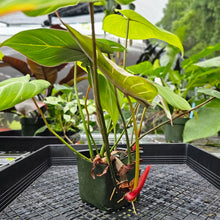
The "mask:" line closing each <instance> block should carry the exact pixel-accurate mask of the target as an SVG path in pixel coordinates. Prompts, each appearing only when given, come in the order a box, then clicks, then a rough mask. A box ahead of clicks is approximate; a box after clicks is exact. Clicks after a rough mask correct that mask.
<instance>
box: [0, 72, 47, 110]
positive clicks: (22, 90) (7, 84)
mask: <svg viewBox="0 0 220 220" xmlns="http://www.w3.org/2000/svg"><path fill="white" fill-rule="evenodd" d="M49 86H50V83H49V82H47V81H45V80H33V81H30V76H29V75H26V76H23V77H18V78H11V79H8V80H5V81H2V82H0V100H1V101H0V111H2V110H5V109H8V108H11V107H13V106H14V105H16V104H18V103H20V102H23V101H24V100H26V99H29V98H32V97H34V96H35V95H37V94H39V93H40V92H42V91H43V90H45V89H46V88H48V87H49Z"/></svg>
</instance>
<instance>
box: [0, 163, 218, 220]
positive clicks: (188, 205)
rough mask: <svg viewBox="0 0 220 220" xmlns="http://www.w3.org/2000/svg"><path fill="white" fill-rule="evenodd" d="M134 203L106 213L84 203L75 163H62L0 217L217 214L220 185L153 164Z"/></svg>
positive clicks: (187, 217) (114, 219) (182, 167)
mask: <svg viewBox="0 0 220 220" xmlns="http://www.w3.org/2000/svg"><path fill="white" fill-rule="evenodd" d="M145 166H146V165H141V169H144V167H145ZM135 207H136V211H137V215H135V214H134V213H133V210H132V206H131V205H130V206H128V207H125V208H122V209H120V210H118V211H116V212H111V213H108V212H104V211H100V210H98V209H96V208H95V207H93V206H92V205H88V204H86V203H83V202H82V201H81V199H80V197H79V191H78V176H77V167H76V166H75V165H65V166H63V165H62V166H51V167H50V168H49V169H47V170H46V172H44V173H43V174H42V175H41V176H40V177H38V179H37V180H35V181H34V182H33V183H32V184H31V185H30V186H29V187H28V188H27V189H26V190H24V191H23V192H22V193H21V194H20V195H19V196H18V197H17V198H16V199H15V200H14V201H13V202H12V203H11V204H10V205H9V206H7V207H6V208H5V209H4V210H3V211H2V212H1V213H0V219H1V220H6V219H7V220H9V219H34V220H38V219H53V220H56V219H57V220H62V219H67V220H69V219H85V220H86V219H91V220H95V219H97V220H99V219H111V220H118V219H128V220H129V219H132V220H133V219H150V220H156V219H166V220H168V219H169V220H173V219H181V220H182V219H184V220H194V219H198V220H203V219H220V190H219V189H217V188H216V187H215V186H213V185H212V184H211V183H210V182H208V181H207V180H206V179H204V178H203V177H202V176H200V175H199V174H198V173H197V172H195V171H193V170H192V169H191V168H190V167H189V166H188V165H186V164H154V165H152V168H151V171H150V173H149V175H148V179H147V181H146V183H145V186H144V188H143V190H142V193H141V197H140V198H139V200H138V201H136V202H135Z"/></svg>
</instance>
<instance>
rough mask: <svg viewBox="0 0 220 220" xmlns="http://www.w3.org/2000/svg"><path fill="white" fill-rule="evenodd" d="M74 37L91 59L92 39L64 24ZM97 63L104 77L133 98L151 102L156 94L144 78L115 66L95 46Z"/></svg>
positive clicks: (154, 88)
mask: <svg viewBox="0 0 220 220" xmlns="http://www.w3.org/2000/svg"><path fill="white" fill-rule="evenodd" d="M64 25H65V26H66V27H67V29H68V30H69V31H70V33H71V34H72V36H73V37H74V39H75V40H76V41H77V42H78V44H79V46H80V47H81V49H82V50H83V51H84V52H85V54H86V55H87V56H88V58H89V59H90V60H91V61H92V60H93V48H92V39H91V38H89V37H87V36H84V35H82V34H80V33H79V32H78V31H76V30H75V29H74V28H72V27H70V26H69V25H67V24H65V23H64ZM96 54H97V64H98V67H99V69H100V70H101V71H102V73H103V74H104V75H105V77H106V78H107V79H108V80H109V81H110V82H111V83H112V84H113V85H115V86H116V87H117V88H118V89H119V90H121V91H122V92H123V93H124V94H126V95H129V96H132V97H134V98H135V99H137V100H139V101H142V102H144V103H145V104H148V102H152V101H153V99H154V97H155V96H156V95H157V89H156V87H155V86H154V85H153V84H152V83H151V82H149V81H147V80H146V79H144V78H142V77H139V76H134V75H132V74H130V73H128V72H127V71H125V70H124V69H122V68H120V67H119V66H117V65H116V64H115V63H114V62H113V61H111V60H110V59H108V58H107V57H106V56H104V55H103V54H102V53H101V51H100V50H99V49H98V48H96Z"/></svg>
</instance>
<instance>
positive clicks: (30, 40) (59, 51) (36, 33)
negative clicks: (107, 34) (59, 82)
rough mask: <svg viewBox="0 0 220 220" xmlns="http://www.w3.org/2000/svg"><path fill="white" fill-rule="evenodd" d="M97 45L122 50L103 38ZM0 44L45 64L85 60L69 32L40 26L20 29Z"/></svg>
mask: <svg viewBox="0 0 220 220" xmlns="http://www.w3.org/2000/svg"><path fill="white" fill-rule="evenodd" d="M97 45H98V46H99V48H100V50H101V51H102V52H104V53H113V52H114V51H123V50H124V47H123V46H121V45H120V44H118V43H116V42H113V41H110V40H105V39H98V41H97ZM0 46H1V47H2V46H8V47H11V48H13V49H14V50H17V51H18V52H20V53H22V54H23V55H25V56H26V57H28V58H30V59H31V60H34V61H35V62H37V63H39V64H41V65H45V66H56V65H59V64H62V63H68V62H73V61H85V60H87V57H86V55H85V54H84V53H83V51H82V50H81V48H80V47H79V46H78V44H77V43H76V41H75V40H74V39H73V38H72V36H71V35H70V33H69V32H68V31H63V30H55V29H46V28H41V29H35V30H28V31H22V32H20V33H18V34H15V35H14V36H12V37H11V38H9V39H7V40H6V41H4V42H3V43H2V44H0Z"/></svg>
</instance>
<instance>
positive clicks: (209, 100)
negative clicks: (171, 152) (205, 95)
mask: <svg viewBox="0 0 220 220" xmlns="http://www.w3.org/2000/svg"><path fill="white" fill-rule="evenodd" d="M214 98H215V97H212V98H210V99H208V100H206V101H205V102H203V103H201V104H199V105H197V106H196V107H194V108H191V109H190V110H188V111H186V112H183V113H181V114H179V115H177V116H175V117H173V118H172V121H173V120H175V119H177V118H180V117H181V116H183V115H186V114H188V113H190V112H191V111H194V110H196V109H197V108H200V107H201V106H203V105H205V104H207V103H209V102H211V101H212V100H213V99H214ZM169 122H170V120H167V121H165V122H163V123H161V124H159V125H157V126H156V127H154V128H152V129H150V130H148V131H147V132H145V133H144V134H142V135H141V136H140V137H139V140H140V139H141V138H143V137H144V136H146V135H147V134H149V133H150V132H152V131H155V130H156V129H158V128H160V127H161V126H163V125H165V124H167V123H169ZM134 144H135V142H133V143H132V144H131V146H133V145H134Z"/></svg>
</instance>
